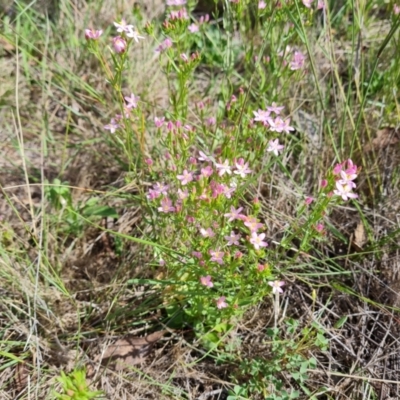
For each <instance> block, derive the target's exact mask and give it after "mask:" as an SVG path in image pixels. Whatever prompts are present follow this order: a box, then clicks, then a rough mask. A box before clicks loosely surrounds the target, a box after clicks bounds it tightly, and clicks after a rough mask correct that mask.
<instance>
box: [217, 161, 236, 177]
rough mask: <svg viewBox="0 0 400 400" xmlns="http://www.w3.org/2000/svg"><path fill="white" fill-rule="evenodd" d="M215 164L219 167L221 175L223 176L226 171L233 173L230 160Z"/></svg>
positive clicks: (229, 173)
mask: <svg viewBox="0 0 400 400" xmlns="http://www.w3.org/2000/svg"><path fill="white" fill-rule="evenodd" d="M215 166H216V167H217V170H218V175H219V176H223V175H224V174H225V173H227V174H228V175H231V174H232V170H231V167H230V166H229V161H228V160H225V162H224V163H223V164H218V163H215Z"/></svg>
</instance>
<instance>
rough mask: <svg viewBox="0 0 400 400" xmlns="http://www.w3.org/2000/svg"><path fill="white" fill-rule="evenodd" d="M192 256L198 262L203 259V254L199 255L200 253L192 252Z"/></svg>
mask: <svg viewBox="0 0 400 400" xmlns="http://www.w3.org/2000/svg"><path fill="white" fill-rule="evenodd" d="M192 255H193V256H194V257H196V258H198V259H199V260H201V259H202V258H203V254H201V252H200V251H192Z"/></svg>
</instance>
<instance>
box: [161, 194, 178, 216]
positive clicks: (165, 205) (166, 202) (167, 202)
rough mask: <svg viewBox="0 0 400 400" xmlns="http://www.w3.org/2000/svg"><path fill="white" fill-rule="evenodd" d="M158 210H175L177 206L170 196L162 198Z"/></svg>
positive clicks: (167, 211)
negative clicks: (173, 203)
mask: <svg viewBox="0 0 400 400" xmlns="http://www.w3.org/2000/svg"><path fill="white" fill-rule="evenodd" d="M158 211H160V212H163V213H169V212H174V211H175V207H174V206H173V205H172V201H171V199H169V198H168V197H164V198H163V199H162V200H161V207H158Z"/></svg>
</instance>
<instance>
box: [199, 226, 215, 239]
mask: <svg viewBox="0 0 400 400" xmlns="http://www.w3.org/2000/svg"><path fill="white" fill-rule="evenodd" d="M200 234H201V236H203V237H209V238H212V237H214V236H215V233H214V231H213V230H212V229H211V228H207V229H204V228H201V229H200Z"/></svg>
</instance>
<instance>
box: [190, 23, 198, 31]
mask: <svg viewBox="0 0 400 400" xmlns="http://www.w3.org/2000/svg"><path fill="white" fill-rule="evenodd" d="M188 30H189V32H190V33H195V32H198V31H199V26H198V25H196V24H190V25H189V26H188Z"/></svg>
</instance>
